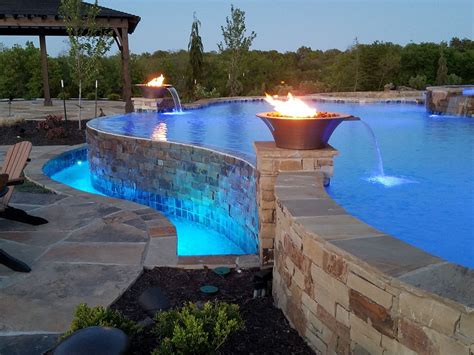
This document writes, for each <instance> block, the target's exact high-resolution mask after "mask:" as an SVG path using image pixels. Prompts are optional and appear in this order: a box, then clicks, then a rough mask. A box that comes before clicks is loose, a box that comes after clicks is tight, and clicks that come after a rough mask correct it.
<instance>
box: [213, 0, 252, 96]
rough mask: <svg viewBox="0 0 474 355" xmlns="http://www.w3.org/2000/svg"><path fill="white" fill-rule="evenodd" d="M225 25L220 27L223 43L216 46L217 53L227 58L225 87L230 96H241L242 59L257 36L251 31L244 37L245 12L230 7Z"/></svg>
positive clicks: (245, 29) (245, 30)
mask: <svg viewBox="0 0 474 355" xmlns="http://www.w3.org/2000/svg"><path fill="white" fill-rule="evenodd" d="M225 20H226V25H225V27H224V26H221V31H222V36H223V37H224V42H220V43H218V44H217V47H218V48H219V51H220V52H221V53H224V54H225V55H226V56H227V60H226V61H227V74H228V80H227V87H228V88H229V95H230V96H237V95H240V94H242V91H243V85H242V82H241V81H240V80H239V78H240V76H241V75H242V73H243V63H244V60H243V59H244V57H245V55H246V54H247V52H248V51H249V49H250V47H251V46H252V42H253V40H254V39H255V37H257V34H256V33H255V32H254V31H252V32H251V33H250V35H249V36H245V33H246V32H247V28H246V26H245V11H242V10H241V9H239V8H234V5H230V17H229V16H227V17H226V19H225Z"/></svg>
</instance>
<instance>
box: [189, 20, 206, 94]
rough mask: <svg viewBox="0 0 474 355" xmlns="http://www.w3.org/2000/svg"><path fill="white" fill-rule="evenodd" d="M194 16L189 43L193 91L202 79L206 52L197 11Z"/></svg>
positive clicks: (191, 88)
mask: <svg viewBox="0 0 474 355" xmlns="http://www.w3.org/2000/svg"><path fill="white" fill-rule="evenodd" d="M193 18H194V20H193V24H192V26H191V35H190V36H189V44H188V51H189V65H190V68H191V73H190V75H189V78H188V90H189V92H193V88H194V86H195V85H196V84H197V83H198V81H199V80H200V79H201V76H202V70H203V68H202V67H203V52H204V47H203V45H202V40H201V36H200V35H199V27H201V21H199V20H198V19H197V17H196V13H194V15H193Z"/></svg>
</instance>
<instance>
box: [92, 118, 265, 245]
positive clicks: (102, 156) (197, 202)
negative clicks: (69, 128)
mask: <svg viewBox="0 0 474 355" xmlns="http://www.w3.org/2000/svg"><path fill="white" fill-rule="evenodd" d="M87 143H88V155H89V156H88V158H89V164H90V169H91V175H92V183H93V185H94V187H95V188H96V189H98V190H99V191H103V192H106V193H108V194H112V195H113V196H117V197H121V198H126V199H128V200H132V201H135V202H138V203H141V204H146V205H149V206H151V207H153V208H155V209H157V210H159V211H163V212H165V213H171V214H173V215H176V216H178V217H182V218H186V219H189V220H191V221H195V222H198V223H201V224H203V225H206V226H208V227H210V228H212V229H214V230H216V231H217V232H219V233H221V234H223V235H225V236H226V237H227V238H229V239H230V240H232V241H233V242H234V243H236V244H237V245H238V246H240V248H241V249H242V250H243V251H244V252H245V253H247V254H253V253H256V252H257V250H258V239H257V224H258V219H257V208H256V198H255V194H256V192H255V169H254V167H253V166H252V165H250V164H249V163H248V162H246V161H244V160H241V159H239V158H236V157H233V156H230V155H227V154H223V153H219V152H216V151H213V150H209V149H206V148H200V147H196V146H191V145H185V144H179V143H172V142H163V141H151V140H148V139H143V138H133V137H126V136H118V135H113V134H110V133H106V132H102V131H97V130H95V129H93V128H91V127H88V128H87Z"/></svg>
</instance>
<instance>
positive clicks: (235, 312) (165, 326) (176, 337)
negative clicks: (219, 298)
mask: <svg viewBox="0 0 474 355" xmlns="http://www.w3.org/2000/svg"><path fill="white" fill-rule="evenodd" d="M155 322H156V325H155V327H154V329H153V332H154V334H155V335H157V337H158V338H159V340H160V346H159V347H158V348H156V349H155V350H154V351H153V353H152V355H165V354H166V355H168V354H213V353H215V351H216V350H217V349H218V348H219V347H220V346H221V345H222V344H224V342H225V341H226V339H227V338H228V336H229V335H230V334H231V333H233V332H235V331H238V330H241V329H243V328H244V322H243V320H242V318H241V316H240V314H239V306H238V305H235V304H228V303H225V302H213V303H211V302H207V303H205V304H204V306H203V307H202V308H198V306H196V305H195V304H193V303H188V304H186V305H185V306H184V307H183V308H181V309H180V310H171V311H167V312H161V313H158V314H156V315H155Z"/></svg>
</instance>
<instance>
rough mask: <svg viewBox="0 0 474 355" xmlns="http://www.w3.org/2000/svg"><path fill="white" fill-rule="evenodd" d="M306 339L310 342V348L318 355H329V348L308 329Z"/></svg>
mask: <svg viewBox="0 0 474 355" xmlns="http://www.w3.org/2000/svg"><path fill="white" fill-rule="evenodd" d="M304 337H305V338H306V339H307V340H308V343H309V346H310V347H311V349H313V351H314V352H315V353H316V354H327V352H328V347H327V345H326V344H325V343H324V342H323V341H322V340H321V339H320V338H319V337H318V336H317V335H316V334H314V333H313V332H312V331H311V330H310V329H309V328H308V329H306V332H305V334H304Z"/></svg>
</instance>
